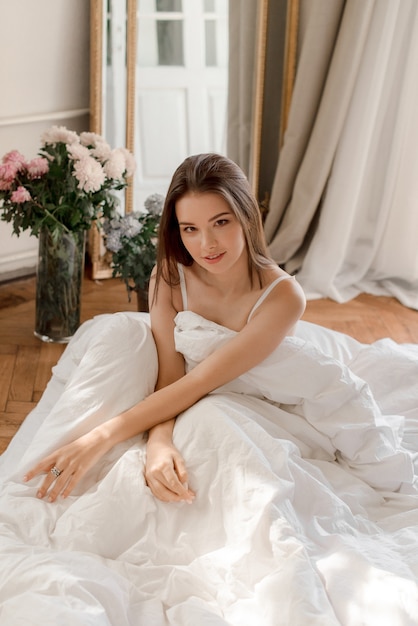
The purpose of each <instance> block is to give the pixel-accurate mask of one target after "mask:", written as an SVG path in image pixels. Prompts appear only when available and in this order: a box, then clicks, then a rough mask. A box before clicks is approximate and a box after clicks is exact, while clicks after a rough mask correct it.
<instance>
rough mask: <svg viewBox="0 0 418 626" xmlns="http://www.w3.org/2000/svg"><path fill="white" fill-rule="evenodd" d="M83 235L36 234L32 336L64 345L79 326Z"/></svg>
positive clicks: (41, 232) (47, 232)
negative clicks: (36, 250) (36, 252)
mask: <svg viewBox="0 0 418 626" xmlns="http://www.w3.org/2000/svg"><path fill="white" fill-rule="evenodd" d="M85 240H86V237H85V232H84V231H82V232H74V233H73V232H70V233H64V234H62V235H60V236H59V237H58V238H54V237H52V235H51V233H50V231H48V230H46V229H43V230H41V231H40V233H39V252H38V267H37V280H36V320H35V335H36V336H37V337H39V339H41V340H42V341H50V342H57V343H67V342H68V341H69V340H70V338H71V337H72V336H73V335H74V333H75V331H76V330H77V328H78V327H79V325H80V306H81V288H82V283H83V275H84V253H85Z"/></svg>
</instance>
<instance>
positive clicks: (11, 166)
mask: <svg viewBox="0 0 418 626" xmlns="http://www.w3.org/2000/svg"><path fill="white" fill-rule="evenodd" d="M18 171H19V164H18V163H15V162H14V161H7V162H6V163H0V180H3V181H6V182H8V183H12V182H13V181H14V179H15V178H16V174H17V173H18Z"/></svg>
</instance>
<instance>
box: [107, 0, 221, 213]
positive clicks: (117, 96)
mask: <svg viewBox="0 0 418 626" xmlns="http://www.w3.org/2000/svg"><path fill="white" fill-rule="evenodd" d="M136 4H137V6H136V32H137V45H136V63H135V94H134V98H135V100H134V111H135V114H134V117H135V119H134V129H135V130H134V145H133V149H134V152H135V156H136V159H137V164H138V167H137V172H136V175H135V180H134V190H133V193H134V202H133V208H134V209H136V208H140V207H141V206H142V205H143V201H144V200H145V198H146V197H147V196H148V195H150V194H151V193H155V192H158V193H162V194H165V192H166V190H167V186H168V184H169V181H170V178H171V176H172V173H173V171H174V169H175V168H176V167H177V165H178V164H179V163H180V162H181V161H182V160H183V159H184V158H185V157H186V156H187V155H189V154H193V153H196V152H210V151H213V152H219V153H222V154H225V151H226V118H227V92H228V0H139V1H138V2H137V3H136ZM126 16H127V7H126V1H124V2H121V1H120V0H107V11H106V16H105V19H106V27H105V29H104V33H105V42H104V46H105V48H104V49H105V50H106V55H105V59H106V72H105V81H104V82H105V84H104V87H103V95H104V113H103V122H104V127H105V129H104V134H105V135H106V137H107V138H108V141H109V142H110V143H111V144H112V145H114V146H116V145H123V144H124V143H125V129H126V104H127V101H126V55H127V47H126V45H127V44H126V40H127V32H126V29H127V26H126Z"/></svg>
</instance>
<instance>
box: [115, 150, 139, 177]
mask: <svg viewBox="0 0 418 626" xmlns="http://www.w3.org/2000/svg"><path fill="white" fill-rule="evenodd" d="M119 150H121V151H122V152H123V154H124V156H125V164H126V176H127V177H128V178H129V177H130V176H133V175H134V173H135V170H136V161H135V157H134V155H133V154H132V152H129V150H128V149H127V148H119Z"/></svg>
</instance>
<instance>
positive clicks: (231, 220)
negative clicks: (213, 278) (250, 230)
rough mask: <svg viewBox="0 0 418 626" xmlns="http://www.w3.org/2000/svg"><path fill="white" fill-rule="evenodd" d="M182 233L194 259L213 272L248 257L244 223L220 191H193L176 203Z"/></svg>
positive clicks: (219, 271)
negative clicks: (219, 193)
mask: <svg viewBox="0 0 418 626" xmlns="http://www.w3.org/2000/svg"><path fill="white" fill-rule="evenodd" d="M176 217H177V221H178V223H179V229H180V236H181V240H182V242H183V245H184V246H185V248H186V250H187V251H188V253H189V254H190V256H191V257H192V258H193V260H194V261H195V262H196V263H197V264H198V265H200V266H201V267H203V268H204V269H206V270H207V271H209V272H211V273H221V272H224V271H226V270H228V269H230V268H232V267H233V266H234V265H235V264H236V263H237V262H238V261H242V260H244V261H245V262H246V259H247V247H246V241H245V236H244V232H243V229H242V226H241V224H240V223H239V221H238V219H237V218H236V216H235V214H234V213H233V211H232V210H231V209H230V207H229V205H228V203H227V202H226V200H224V198H222V197H221V196H218V195H217V194H216V193H189V194H186V195H185V196H183V197H182V198H181V199H180V200H178V201H177V202H176Z"/></svg>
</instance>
